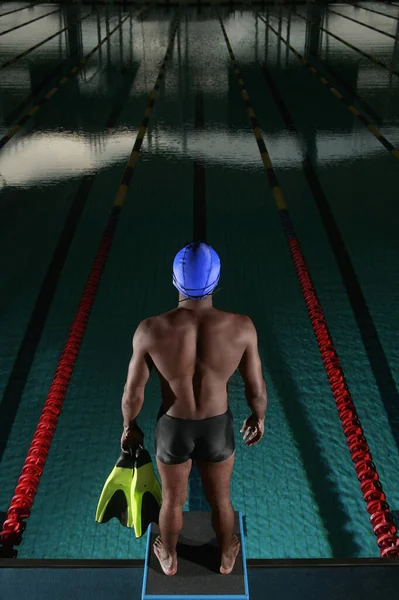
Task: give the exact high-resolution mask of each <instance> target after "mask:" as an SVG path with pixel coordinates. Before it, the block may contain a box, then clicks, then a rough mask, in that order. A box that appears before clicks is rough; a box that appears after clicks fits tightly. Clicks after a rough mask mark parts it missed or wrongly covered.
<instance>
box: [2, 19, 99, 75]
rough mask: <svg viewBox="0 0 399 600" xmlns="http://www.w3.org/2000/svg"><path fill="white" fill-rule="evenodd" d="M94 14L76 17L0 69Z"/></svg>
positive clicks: (3, 65)
mask: <svg viewBox="0 0 399 600" xmlns="http://www.w3.org/2000/svg"><path fill="white" fill-rule="evenodd" d="M92 14H94V13H93V12H89V13H87V15H85V16H84V17H77V18H76V19H74V20H73V21H72V22H71V23H70V24H69V25H67V26H66V27H64V28H63V29H60V30H59V31H56V33H53V35H50V36H49V37H47V38H45V39H44V40H42V41H41V42H39V43H38V44H35V45H34V46H32V47H31V48H28V49H27V50H25V51H24V52H21V54H17V56H14V57H13V58H11V59H10V60H7V61H6V62H4V63H2V64H1V65H0V71H2V70H3V69H5V68H6V67H9V66H10V65H13V64H14V63H16V62H17V61H18V60H20V59H21V58H24V57H25V56H28V54H30V53H31V52H33V50H36V49H37V48H40V46H43V44H47V42H49V41H50V40H52V39H54V38H55V37H57V35H61V33H63V32H64V31H67V30H68V29H71V27H74V26H75V25H76V24H77V23H81V22H82V21H84V20H85V19H87V18H88V17H90V16H91V15H92Z"/></svg>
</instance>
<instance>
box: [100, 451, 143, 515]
mask: <svg viewBox="0 0 399 600" xmlns="http://www.w3.org/2000/svg"><path fill="white" fill-rule="evenodd" d="M134 463H135V456H134V454H133V455H132V454H127V453H125V452H122V454H121V455H120V457H119V459H118V461H117V463H116V465H115V467H114V468H113V470H112V472H111V474H110V475H109V477H108V479H107V481H106V482H105V485H104V487H103V491H102V492H101V496H100V500H99V501H98V505H97V511H96V521H97V523H107V521H109V520H110V519H112V518H113V517H116V518H117V519H118V520H119V521H120V523H121V525H124V526H125V527H133V513H132V505H131V493H130V491H131V485H132V480H133V472H134Z"/></svg>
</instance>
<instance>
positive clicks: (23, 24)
mask: <svg viewBox="0 0 399 600" xmlns="http://www.w3.org/2000/svg"><path fill="white" fill-rule="evenodd" d="M60 10H61V9H60V8H57V10H53V11H51V12H49V13H46V14H45V15H42V16H41V17H36V19H32V20H31V21H26V22H25V23H22V24H21V25H16V26H15V27H11V29H6V31H1V32H0V36H1V35H6V33H11V32H12V31H15V30H16V29H20V28H21V27H25V25H30V23H34V22H35V21H40V19H44V18H45V17H49V16H50V15H54V14H55V13H57V12H60Z"/></svg>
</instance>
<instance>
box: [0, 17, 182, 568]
mask: <svg viewBox="0 0 399 600" xmlns="http://www.w3.org/2000/svg"><path fill="white" fill-rule="evenodd" d="M143 12H144V11H141V13H143ZM141 13H140V14H141ZM178 25H179V17H178V18H177V19H176V22H175V25H174V28H173V32H172V35H171V37H170V41H169V45H168V49H167V52H166V55H165V58H164V60H163V62H162V65H161V68H160V71H159V74H158V78H157V80H156V82H155V85H154V88H153V91H152V93H151V95H150V99H149V102H148V105H147V109H146V111H145V117H144V119H143V121H142V126H141V127H140V129H139V132H138V134H137V138H136V141H135V144H134V146H133V150H132V153H131V155H130V158H129V162H128V164H127V167H126V169H125V172H124V174H123V177H122V183H121V185H120V186H119V188H118V191H117V194H116V198H115V201H114V204H113V206H112V208H111V211H110V214H109V217H108V221H107V225H106V227H105V230H104V233H103V235H102V238H101V241H100V244H99V247H98V250H97V254H96V256H95V258H94V261H93V265H92V268H91V271H90V274H89V277H88V280H87V282H86V286H85V288H84V291H83V294H82V297H81V300H80V303H79V306H78V309H77V311H76V314H75V317H74V320H73V322H72V326H71V328H70V330H69V334H68V338H67V341H66V342H65V346H64V349H63V352H62V354H61V358H60V360H59V363H58V366H57V369H56V372H55V375H54V378H53V381H52V384H51V386H50V390H49V393H48V395H47V399H46V402H45V404H44V408H43V411H42V414H41V417H40V419H39V423H38V425H37V427H36V431H35V433H34V436H33V440H32V443H31V445H30V447H29V451H28V454H27V457H26V459H25V463H24V467H23V469H22V473H21V476H20V477H19V479H18V484H17V487H16V488H15V492H14V496H13V498H12V500H11V503H10V506H9V509H8V512H7V519H6V520H5V521H4V523H3V530H2V532H1V533H0V541H1V545H0V556H1V557H4V558H15V557H16V556H17V551H16V550H15V549H14V548H13V546H14V545H18V544H20V543H21V540H22V533H23V532H24V530H25V528H26V523H25V522H24V519H27V518H28V517H29V515H30V510H31V508H32V506H33V502H34V499H35V496H36V493H37V489H38V487H39V482H40V477H41V475H42V473H43V468H44V466H45V463H46V460H47V456H48V452H49V449H50V445H51V442H52V439H53V436H54V432H55V429H56V426H57V423H58V417H59V415H60V413H61V409H62V405H63V402H64V399H65V395H66V393H67V390H68V385H69V382H70V380H71V377H72V372H73V368H74V366H75V362H76V359H77V356H78V353H79V349H80V345H81V342H82V338H83V334H84V332H85V329H86V326H87V322H88V319H89V316H90V312H91V309H92V306H93V303H94V300H95V297H96V294H97V290H98V286H99V283H100V280H101V275H102V272H103V269H104V266H105V263H106V260H107V257H108V254H109V250H110V247H111V243H112V239H113V236H114V233H115V228H116V225H117V222H118V218H119V215H120V212H121V208H122V205H123V202H124V199H125V195H126V191H127V188H128V185H129V182H130V179H131V176H132V173H133V169H134V167H135V165H136V163H137V160H138V157H139V152H140V148H141V144H142V142H143V138H144V135H145V132H146V129H147V126H148V121H149V115H150V114H151V111H152V108H153V105H154V102H155V99H156V97H157V96H158V93H159V86H160V84H161V81H162V77H163V73H164V71H165V69H166V63H167V61H168V59H169V56H170V55H171V52H172V48H173V43H174V39H175V36H176V32H177V29H178Z"/></svg>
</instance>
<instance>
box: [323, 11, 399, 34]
mask: <svg viewBox="0 0 399 600" xmlns="http://www.w3.org/2000/svg"><path fill="white" fill-rule="evenodd" d="M327 10H328V11H329V12H331V13H333V14H334V15H338V16H339V17H342V18H343V19H348V21H353V22H354V23H357V24H358V25H363V27H367V28H368V29H372V30H373V31H376V32H377V33H380V34H381V35H386V36H387V37H390V38H392V39H393V40H396V35H393V34H392V33H387V32H386V31H382V30H381V29H377V27H373V26H372V25H367V23H362V21H358V20H357V19H353V18H352V17H348V16H347V15H342V14H341V13H338V12H337V11H335V10H333V9H332V8H330V7H329V6H328V7H327Z"/></svg>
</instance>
